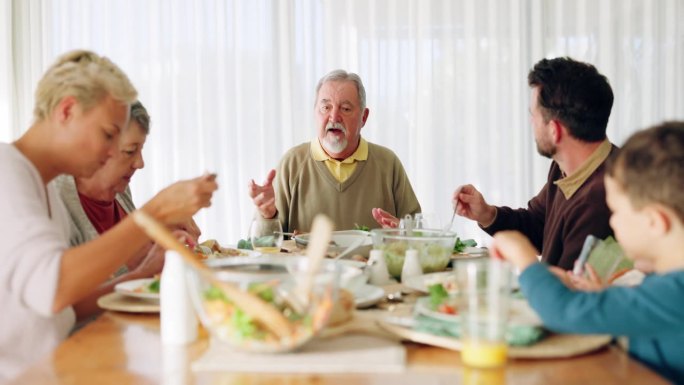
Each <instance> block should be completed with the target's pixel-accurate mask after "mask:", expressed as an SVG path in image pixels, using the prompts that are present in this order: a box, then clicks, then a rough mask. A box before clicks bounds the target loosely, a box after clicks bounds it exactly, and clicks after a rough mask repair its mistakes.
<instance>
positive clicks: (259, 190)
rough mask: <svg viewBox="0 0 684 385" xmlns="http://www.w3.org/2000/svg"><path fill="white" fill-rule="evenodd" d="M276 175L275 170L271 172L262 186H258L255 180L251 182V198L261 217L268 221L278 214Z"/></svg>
mask: <svg viewBox="0 0 684 385" xmlns="http://www.w3.org/2000/svg"><path fill="white" fill-rule="evenodd" d="M275 174H276V172H275V170H271V171H269V172H268V175H266V180H265V181H264V183H263V184H262V185H258V184H256V182H254V179H252V180H250V181H249V197H250V198H252V202H254V206H256V208H257V210H259V215H261V216H262V217H263V218H266V219H270V218H273V217H275V216H276V213H277V210H276V206H275V191H274V190H273V179H274V178H275Z"/></svg>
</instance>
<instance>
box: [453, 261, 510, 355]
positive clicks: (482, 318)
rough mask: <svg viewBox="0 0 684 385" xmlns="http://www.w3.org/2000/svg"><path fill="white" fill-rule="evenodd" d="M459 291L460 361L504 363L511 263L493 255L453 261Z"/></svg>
mask: <svg viewBox="0 0 684 385" xmlns="http://www.w3.org/2000/svg"><path fill="white" fill-rule="evenodd" d="M455 269H456V276H457V282H458V285H459V287H460V288H461V290H462V295H461V303H460V305H459V310H460V323H461V341H462V343H463V346H462V350H461V360H462V361H463V363H464V364H466V365H468V366H470V367H476V368H497V367H502V366H504V365H505V364H506V356H507V351H508V349H507V345H506V338H505V337H506V326H507V323H508V306H509V298H510V281H511V268H510V264H509V263H507V262H505V261H501V260H498V259H493V258H482V259H473V260H464V261H459V262H458V263H456V266H455Z"/></svg>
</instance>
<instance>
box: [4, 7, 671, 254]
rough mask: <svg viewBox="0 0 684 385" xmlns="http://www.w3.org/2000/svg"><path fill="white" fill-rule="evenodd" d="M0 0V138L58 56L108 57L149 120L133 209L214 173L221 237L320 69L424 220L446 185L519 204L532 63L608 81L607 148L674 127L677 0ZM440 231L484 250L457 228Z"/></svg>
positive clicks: (306, 136) (528, 187)
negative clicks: (355, 106)
mask: <svg viewBox="0 0 684 385" xmlns="http://www.w3.org/2000/svg"><path fill="white" fill-rule="evenodd" d="M1 1H2V5H1V6H0V12H2V14H1V15H0V54H2V56H1V58H0V114H1V117H0V119H1V120H0V124H1V126H0V140H2V141H11V140H13V139H15V138H16V137H18V136H19V135H20V134H21V133H22V132H23V131H24V130H25V129H26V128H27V127H28V125H29V124H30V122H31V111H32V106H33V99H32V94H33V91H34V88H35V85H36V82H37V81H38V79H39V77H40V76H41V74H42V72H43V71H44V69H45V68H46V67H47V66H48V65H49V64H50V63H52V62H53V61H54V59H55V57H56V56H58V55H59V54H61V53H63V52H65V51H67V50H70V49H74V48H87V49H92V50H95V51H97V52H99V53H101V54H104V55H107V56H109V57H110V58H112V59H113V60H114V61H115V62H116V63H118V64H119V65H120V66H121V67H122V68H123V69H124V70H125V71H126V72H127V73H128V74H129V76H130V78H131V79H132V80H133V82H134V83H135V85H136V86H137V88H138V90H139V92H140V99H141V100H142V102H143V103H144V104H145V105H146V106H147V108H148V110H149V111H150V114H151V116H152V131H151V134H150V136H149V138H148V141H147V144H146V146H145V151H144V155H145V160H146V167H145V169H143V170H142V171H140V172H138V174H136V176H135V177H134V180H133V182H132V189H133V193H134V198H135V200H136V201H137V202H138V203H139V204H142V203H143V202H144V201H146V200H147V199H149V198H150V197H152V196H153V195H154V193H155V192H157V191H158V190H160V189H161V188H163V187H164V186H166V185H168V184H169V183H171V182H173V181H175V180H177V179H179V178H188V177H192V176H195V175H198V174H200V173H203V172H204V171H212V172H217V173H218V174H219V182H220V184H221V188H220V190H219V192H218V193H217V195H216V196H215V199H214V205H213V206H212V207H211V208H210V209H208V210H203V211H202V212H201V213H200V214H199V215H198V216H197V217H196V219H197V220H198V223H199V224H200V226H201V227H202V229H203V231H204V235H205V237H208V238H216V239H218V240H220V241H221V242H222V243H234V242H236V241H237V239H238V238H241V237H245V235H246V233H247V228H248V226H249V222H250V219H251V217H252V214H253V207H252V204H251V201H250V200H249V198H248V197H247V192H246V185H247V182H248V181H249V180H250V178H255V179H256V180H257V181H258V182H260V181H261V180H262V179H263V178H264V176H265V174H266V172H267V171H268V170H269V169H270V168H274V167H275V166H276V165H277V162H278V160H279V158H280V157H281V155H282V154H283V153H284V152H285V151H286V150H287V149H288V148H290V147H291V146H293V145H296V144H298V143H301V142H304V141H308V140H310V139H311V138H312V137H313V136H314V126H313V108H312V107H313V101H314V97H315V95H314V87H315V85H316V82H317V81H318V79H319V78H320V77H321V76H322V75H324V74H325V73H327V72H328V71H330V70H332V69H335V68H344V69H347V70H349V71H353V72H356V73H358V74H359V75H360V76H361V77H362V79H363V80H364V82H365V85H366V90H367V94H368V103H367V104H368V107H369V108H370V117H369V120H368V123H367V124H366V127H365V128H364V129H363V131H362V133H363V135H364V136H365V137H366V138H367V139H368V140H370V141H372V142H375V143H379V144H382V145H384V146H387V147H389V148H391V149H393V150H394V151H395V152H396V153H397V154H398V155H399V157H400V158H401V159H402V161H403V163H404V166H405V168H406V170H407V172H408V174H409V177H410V179H411V182H412V184H413V187H414V190H415V191H416V194H417V195H418V198H419V200H420V202H421V205H422V207H423V211H424V212H425V213H427V214H428V219H432V220H433V226H441V223H440V221H441V222H443V221H446V220H448V219H449V218H450V217H451V205H450V196H451V193H452V191H453V190H454V188H455V187H456V186H458V185H460V184H463V183H473V184H475V185H476V186H477V187H478V188H479V189H480V190H481V191H483V193H484V195H485V198H486V199H487V200H488V201H489V202H491V203H494V204H506V205H512V206H516V207H517V206H521V205H525V204H526V202H527V200H528V199H529V198H530V197H531V196H533V195H534V194H535V193H536V192H537V191H538V190H539V188H540V187H541V186H542V184H543V183H544V181H545V179H546V173H547V168H548V164H549V163H548V160H546V159H544V158H542V157H541V156H539V155H538V154H537V153H536V150H535V146H534V141H533V136H532V132H531V128H530V126H529V123H528V104H529V90H528V87H527V82H526V77H527V72H528V71H529V69H530V68H531V67H532V66H533V65H534V63H535V62H537V61H538V60H540V59H542V58H544V57H556V56H561V55H569V56H571V57H573V58H575V59H578V60H584V61H588V62H591V63H593V64H594V65H596V66H597V68H598V69H599V71H600V72H602V73H603V74H605V75H606V76H607V77H608V79H609V80H610V82H611V84H612V86H613V89H614V92H615V95H616V98H615V105H614V108H613V113H612V115H611V119H610V122H609V130H608V132H609V137H610V139H611V140H612V141H613V142H614V143H616V144H621V143H622V142H623V141H624V139H625V138H626V137H627V136H628V135H629V134H630V133H632V132H634V131H635V130H637V129H639V128H643V127H646V126H649V125H652V124H655V123H658V122H661V121H663V120H666V119H684V74H683V73H682V68H684V27H682V25H684V23H682V21H683V20H684V2H683V1H681V0H659V1H652V0H575V1H562V0H487V1H483V0H443V1H437V0H433V1H422V0H421V1H418V0H375V1H373V0H327V1H326V0H233V1H228V0H202V1H200V0H197V1H190V0H1ZM454 228H455V229H456V230H458V231H459V232H460V233H461V235H462V236H465V237H474V238H476V239H479V240H481V241H485V242H486V241H487V240H486V237H485V236H484V234H483V233H482V232H481V231H480V230H478V229H477V228H476V226H474V225H473V224H471V223H467V222H466V221H465V220H458V219H457V221H456V223H455V224H454Z"/></svg>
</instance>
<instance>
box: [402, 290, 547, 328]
mask: <svg viewBox="0 0 684 385" xmlns="http://www.w3.org/2000/svg"><path fill="white" fill-rule="evenodd" d="M509 305H510V307H509V313H508V314H509V318H508V323H509V324H510V325H520V326H542V321H541V318H539V316H538V315H537V313H536V312H535V311H534V310H532V308H531V307H530V305H529V304H528V303H527V301H526V300H524V299H519V298H511V299H510V302H509ZM415 310H416V312H418V313H419V314H423V315H425V316H428V317H430V318H434V319H438V320H441V321H447V322H458V319H459V316H458V310H457V314H445V313H440V312H438V311H436V310H432V306H431V303H430V297H422V298H418V300H417V301H416V306H415Z"/></svg>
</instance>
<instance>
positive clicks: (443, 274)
mask: <svg viewBox="0 0 684 385" xmlns="http://www.w3.org/2000/svg"><path fill="white" fill-rule="evenodd" d="M453 274H454V272H453V271H440V272H438V273H430V274H423V275H416V276H413V277H409V278H407V279H406V280H404V282H402V284H403V285H404V286H406V287H409V288H411V289H413V290H417V291H419V292H421V293H427V292H428V285H434V284H436V283H443V282H444V281H445V280H446V278H447V277H449V276H450V275H453Z"/></svg>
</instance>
